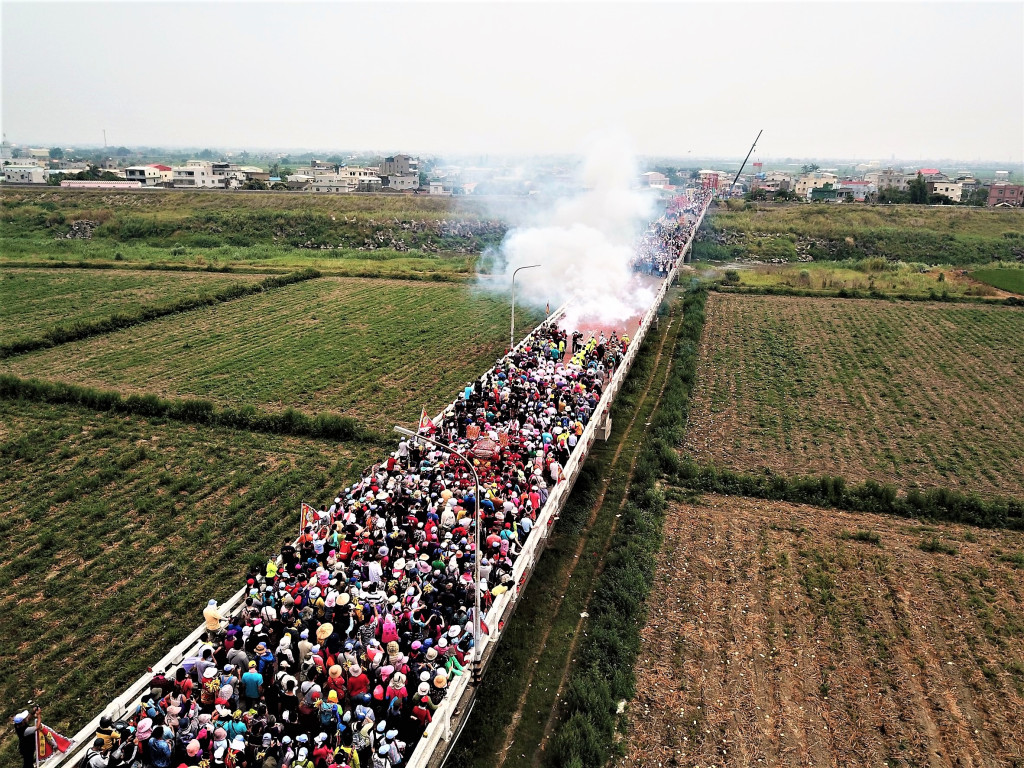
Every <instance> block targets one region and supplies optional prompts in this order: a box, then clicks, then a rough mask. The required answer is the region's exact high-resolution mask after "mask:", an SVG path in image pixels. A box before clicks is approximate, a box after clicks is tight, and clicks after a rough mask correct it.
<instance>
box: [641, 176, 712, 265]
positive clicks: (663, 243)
mask: <svg viewBox="0 0 1024 768" xmlns="http://www.w3.org/2000/svg"><path fill="white" fill-rule="evenodd" d="M708 197H709V193H708V192H706V191H702V192H700V193H698V194H697V196H696V197H694V198H693V199H692V200H688V201H687V202H686V203H685V204H680V205H678V206H673V207H672V208H671V209H670V210H668V211H667V212H666V213H665V215H664V216H662V217H661V218H659V219H658V220H657V221H654V222H653V223H652V224H651V225H650V226H649V227H648V228H647V229H646V230H645V231H644V233H643V234H642V235H641V236H640V239H639V240H638V241H637V244H636V253H635V256H634V257H633V259H632V261H631V266H632V267H633V270H634V271H635V272H641V273H643V274H647V275H653V276H657V277H665V276H667V275H668V273H669V272H671V271H672V269H673V268H674V267H675V265H676V262H678V261H679V257H680V256H681V255H682V253H683V249H684V248H685V247H686V244H687V243H688V242H689V241H690V238H691V237H692V236H693V232H694V227H695V221H696V218H697V216H698V215H699V213H700V211H701V210H702V209H703V207H704V206H705V205H706V203H707V200H708Z"/></svg>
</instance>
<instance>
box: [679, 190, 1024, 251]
mask: <svg viewBox="0 0 1024 768" xmlns="http://www.w3.org/2000/svg"><path fill="white" fill-rule="evenodd" d="M700 239H701V242H698V243H696V244H695V247H694V258H695V259H713V260H731V259H736V258H750V259H757V260H766V259H783V260H786V261H791V260H795V259H796V258H797V257H798V256H799V255H801V254H804V255H808V256H811V257H813V258H814V259H815V260H818V261H840V260H848V259H849V260H859V259H864V258H871V257H881V258H884V259H887V260H890V261H904V262H908V263H923V264H954V265H958V264H987V263H989V262H990V261H999V260H1006V261H1012V260H1013V259H1014V258H1015V257H1016V255H1017V254H1018V253H1019V252H1021V249H1024V211H1022V210H1019V209H1000V210H993V209H979V208H966V207H926V206H920V205H863V204H849V205H827V204H802V203H797V204H791V205H754V204H749V205H748V206H743V207H742V208H741V209H740V210H726V209H722V208H716V209H714V210H713V211H712V212H711V214H710V215H709V216H708V217H706V218H705V224H704V226H703V227H702V233H701V238H700Z"/></svg>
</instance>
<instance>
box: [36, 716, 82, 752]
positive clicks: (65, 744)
mask: <svg viewBox="0 0 1024 768" xmlns="http://www.w3.org/2000/svg"><path fill="white" fill-rule="evenodd" d="M73 744H74V742H73V741H72V740H71V739H67V738H65V737H63V736H61V735H60V734H59V733H57V732H56V731H55V730H53V728H51V727H50V726H48V725H43V721H42V716H41V715H40V713H39V710H36V762H37V763H41V762H43V761H44V760H49V759H50V758H51V757H53V756H54V755H55V754H57V753H58V752H60V753H62V754H63V753H64V752H67V751H68V750H69V749H71V746H72V745H73Z"/></svg>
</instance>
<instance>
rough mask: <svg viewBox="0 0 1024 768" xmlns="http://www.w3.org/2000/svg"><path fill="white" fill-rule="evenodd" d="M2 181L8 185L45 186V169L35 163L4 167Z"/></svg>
mask: <svg viewBox="0 0 1024 768" xmlns="http://www.w3.org/2000/svg"><path fill="white" fill-rule="evenodd" d="M4 181H5V182H7V183H8V184H45V183H46V169H45V168H43V167H41V166H38V165H36V164H35V163H31V164H30V163H19V164H14V163H12V164H10V165H5V166H4Z"/></svg>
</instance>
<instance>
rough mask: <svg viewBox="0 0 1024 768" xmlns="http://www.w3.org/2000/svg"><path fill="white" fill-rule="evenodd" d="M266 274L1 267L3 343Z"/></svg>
mask: <svg viewBox="0 0 1024 768" xmlns="http://www.w3.org/2000/svg"><path fill="white" fill-rule="evenodd" d="M262 278H263V276H262V275H230V274H229V275H223V274H207V273H199V274H179V273H173V272H139V271H125V270H113V269H111V270H81V269H75V270H70V269H46V270H40V269H0V328H2V329H3V334H2V335H3V338H2V339H0V341H2V343H3V344H11V343H17V342H18V341H20V340H23V339H28V338H35V337H37V336H41V335H42V334H43V333H45V332H46V331H48V330H50V329H51V328H53V327H54V326H57V325H69V324H72V323H74V322H76V321H91V320H100V319H104V318H107V317H110V315H112V314H115V313H120V314H132V313H134V312H136V311H138V310H140V309H143V308H147V307H160V306H165V305H169V304H174V303H175V302H177V301H179V300H181V299H195V298H199V297H201V296H206V295H209V294H211V293H214V292H216V291H217V290H219V289H222V288H227V287H230V286H234V285H250V284H252V283H255V282H258V281H259V280H261V279H262Z"/></svg>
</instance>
